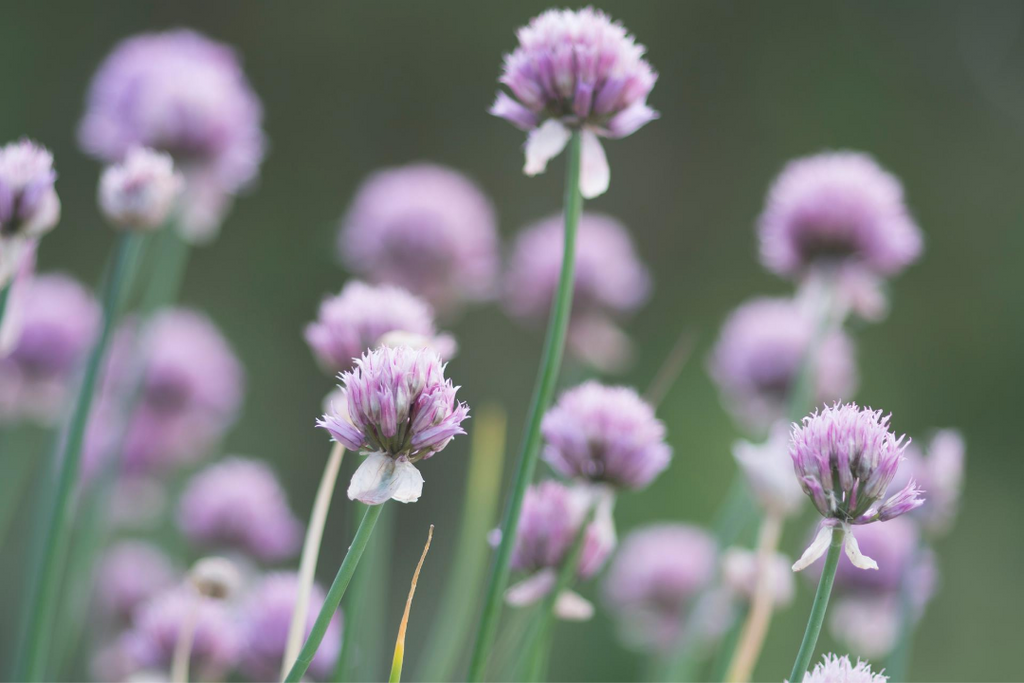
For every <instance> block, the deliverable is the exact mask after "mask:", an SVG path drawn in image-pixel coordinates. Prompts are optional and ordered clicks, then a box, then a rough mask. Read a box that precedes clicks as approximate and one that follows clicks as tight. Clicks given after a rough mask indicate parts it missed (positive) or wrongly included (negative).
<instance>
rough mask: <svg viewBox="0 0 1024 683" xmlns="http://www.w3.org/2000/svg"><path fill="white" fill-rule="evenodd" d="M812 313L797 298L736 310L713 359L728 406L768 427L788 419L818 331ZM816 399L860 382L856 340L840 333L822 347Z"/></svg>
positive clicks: (841, 393)
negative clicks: (858, 380) (806, 360)
mask: <svg viewBox="0 0 1024 683" xmlns="http://www.w3.org/2000/svg"><path fill="white" fill-rule="evenodd" d="M815 328H816V324H815V321H814V318H813V316H811V315H809V314H808V313H807V311H806V310H805V309H804V307H802V306H801V305H800V304H799V303H798V302H797V301H795V300H792V299H783V298H767V297H763V298H757V299H753V300H752V301H748V302H747V303H745V304H743V305H742V306H740V307H739V308H737V309H736V310H735V311H733V312H732V313H731V314H730V315H729V317H728V319H726V321H725V324H724V325H723V326H722V331H721V333H720V334H719V337H718V341H717V342H716V343H715V347H714V350H713V351H712V353H711V358H710V360H709V362H708V365H709V372H710V374H711V377H712V379H714V381H715V383H716V384H717V385H718V389H719V392H720V393H721V395H722V398H723V400H724V403H725V405H726V407H727V408H729V410H730V411H732V413H733V414H734V415H735V416H736V417H737V418H738V419H740V420H741V421H742V422H744V423H745V424H747V425H749V426H752V427H754V428H758V429H764V428H766V427H767V426H768V425H770V424H771V423H773V422H775V421H776V420H779V419H782V418H784V417H785V414H786V408H787V404H788V400H789V396H790V393H791V391H792V389H793V387H794V385H795V383H796V380H797V376H798V375H799V373H800V368H801V367H802V365H803V363H804V362H805V358H806V357H807V354H808V352H809V350H810V347H811V343H812V341H813V340H814V336H815V334H816V329H815ZM814 378H815V392H814V398H815V402H816V403H822V402H825V401H834V400H837V399H841V398H849V395H850V394H852V393H853V392H854V390H855V389H856V385H857V370H856V361H855V359H854V349H853V344H852V342H851V341H850V339H849V337H847V336H846V335H845V334H844V333H843V332H841V331H838V330H836V331H833V332H831V333H829V334H828V335H827V336H826V337H825V338H824V339H823V340H822V342H821V344H820V345H819V347H818V349H817V353H816V358H815V368H814Z"/></svg>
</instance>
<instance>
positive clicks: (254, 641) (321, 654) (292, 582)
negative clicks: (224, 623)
mask: <svg viewBox="0 0 1024 683" xmlns="http://www.w3.org/2000/svg"><path fill="white" fill-rule="evenodd" d="M298 589H299V582H298V575H297V574H295V573H294V572H274V573H271V574H267V575H266V576H264V577H263V578H262V579H261V580H260V581H259V583H257V584H256V585H255V586H254V587H253V588H252V589H251V590H250V592H249V594H248V595H247V596H246V597H245V599H244V600H243V602H242V605H241V608H240V615H239V621H240V622H241V629H242V638H243V647H242V652H241V657H240V661H239V668H240V669H241V671H242V673H244V674H245V675H246V676H248V677H249V678H250V679H251V680H254V681H272V680H277V679H276V677H277V676H278V674H279V672H280V668H281V659H282V658H283V657H284V651H285V644H286V642H287V640H288V629H289V627H290V626H291V621H292V612H293V611H294V609H295V600H296V597H297V595H298ZM309 600H310V607H311V609H310V611H309V618H308V620H307V624H306V633H305V635H307V636H308V635H309V632H310V630H312V628H313V622H315V621H316V617H317V614H319V612H320V606H321V605H322V604H323V602H324V591H323V589H322V588H321V587H320V586H319V585H318V584H314V585H313V587H312V590H311V592H310V598H309ZM341 629H342V621H341V613H340V612H335V614H334V616H333V617H332V618H331V621H330V624H329V625H328V627H327V633H326V635H325V637H324V640H323V643H322V644H321V646H320V648H319V649H318V650H317V652H316V655H315V656H314V657H313V663H312V664H311V665H310V670H311V672H312V673H313V674H314V675H315V676H317V677H318V678H322V679H326V678H327V677H328V676H329V675H330V673H331V672H332V671H333V669H334V664H335V662H336V661H337V659H338V655H339V654H340V651H341Z"/></svg>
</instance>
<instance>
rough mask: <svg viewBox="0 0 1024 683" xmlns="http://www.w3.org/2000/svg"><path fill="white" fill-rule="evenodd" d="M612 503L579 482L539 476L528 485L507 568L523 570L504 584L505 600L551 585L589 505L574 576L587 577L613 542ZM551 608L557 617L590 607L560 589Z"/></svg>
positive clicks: (520, 599) (535, 596) (582, 613)
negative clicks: (518, 578)
mask: <svg viewBox="0 0 1024 683" xmlns="http://www.w3.org/2000/svg"><path fill="white" fill-rule="evenodd" d="M613 504H614V499H613V496H612V495H611V494H610V492H609V491H607V490H597V489H594V488H592V487H587V486H583V485H577V486H571V487H570V486H565V485H564V484H560V483H559V482H556V481H544V482H541V483H540V484H536V485H533V486H531V487H530V488H528V489H527V490H526V495H525V496H524V498H523V507H522V513H521V514H520V517H519V528H518V529H517V530H516V542H515V544H514V545H513V547H512V560H511V562H510V566H511V567H512V569H513V570H516V571H521V572H524V573H526V574H527V577H526V578H525V579H524V580H522V581H520V582H519V583H517V584H515V585H513V586H511V587H510V588H509V589H508V591H507V592H506V594H505V599H506V601H507V602H508V603H509V604H511V605H514V606H517V607H519V606H524V605H529V604H531V603H533V602H536V601H537V600H539V599H540V598H542V597H543V596H545V595H547V594H548V593H550V592H551V590H552V589H554V587H555V583H556V581H557V575H558V570H559V568H560V567H561V565H562V563H563V562H564V561H565V559H566V556H567V555H568V554H569V551H570V550H571V549H572V546H573V543H574V542H575V540H576V535H577V533H579V529H580V525H581V524H583V522H584V521H585V520H586V518H587V516H588V514H589V512H590V508H591V507H592V506H593V507H594V508H595V510H594V518H593V521H591V523H590V525H589V526H588V527H587V530H586V535H585V537H584V540H583V551H582V555H581V556H580V560H579V566H578V568H577V576H578V577H579V578H580V579H589V578H590V577H592V576H593V575H594V574H596V573H597V572H598V571H599V570H600V569H601V567H603V566H604V563H605V561H606V560H607V559H608V556H609V555H610V554H611V552H612V550H613V549H614V548H615V543H616V534H615V524H614V522H613V520H612V506H613ZM555 611H556V613H557V614H558V616H559V617H560V618H563V619H569V620H582V619H588V618H590V615H591V614H592V613H593V607H592V606H591V605H590V603H588V602H586V601H585V600H584V599H583V598H582V597H580V596H579V595H577V594H575V593H572V592H571V591H566V592H565V593H564V594H562V595H559V596H558V601H557V602H556V605H555Z"/></svg>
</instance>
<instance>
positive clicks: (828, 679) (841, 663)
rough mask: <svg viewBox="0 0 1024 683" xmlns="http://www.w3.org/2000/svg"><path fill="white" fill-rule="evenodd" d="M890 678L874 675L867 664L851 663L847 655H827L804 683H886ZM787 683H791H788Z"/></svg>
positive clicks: (805, 676)
mask: <svg viewBox="0 0 1024 683" xmlns="http://www.w3.org/2000/svg"><path fill="white" fill-rule="evenodd" d="M888 680H889V677H888V676H883V675H882V674H880V673H878V674H876V673H874V672H872V671H871V666H870V665H869V664H868V663H867V662H862V661H861V660H859V659H858V660H857V663H856V664H853V663H852V662H850V658H849V657H847V656H846V655H843V656H842V657H838V656H836V655H833V654H827V655H825V657H824V660H823V661H822V662H819V663H818V664H817V665H816V666H815V667H814V670H813V671H808V672H807V673H806V675H804V683H886V681H888ZM786 683H789V682H788V681H787V682H786Z"/></svg>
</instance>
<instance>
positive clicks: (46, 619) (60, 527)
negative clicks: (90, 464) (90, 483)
mask: <svg viewBox="0 0 1024 683" xmlns="http://www.w3.org/2000/svg"><path fill="white" fill-rule="evenodd" d="M140 239H141V235H137V234H134V233H131V232H123V233H121V234H120V235H119V236H118V241H117V246H116V253H115V256H114V261H113V264H112V267H111V269H110V272H109V274H108V276H107V278H106V281H105V283H104V291H103V327H102V329H101V331H100V336H99V339H98V340H97V341H96V345H95V346H94V347H93V349H92V353H91V354H90V355H89V360H88V362H87V364H86V367H85V374H84V375H83V376H82V383H81V385H80V387H79V390H78V396H77V398H76V400H75V407H74V411H73V413H72V415H71V422H70V423H69V425H68V430H67V433H66V436H65V441H64V448H63V449H62V451H63V452H62V454H61V457H60V458H59V461H58V463H59V466H60V475H59V479H58V482H57V490H56V494H55V497H54V506H53V510H52V512H51V514H50V516H49V525H48V529H47V531H46V537H45V541H44V544H43V554H42V556H41V557H40V558H39V559H38V563H37V564H36V567H35V569H36V571H35V572H34V573H33V574H34V575H35V576H38V577H39V582H38V584H37V589H36V590H35V591H33V593H34V594H33V595H32V596H31V602H30V605H31V607H30V611H29V614H30V617H29V626H28V632H27V638H28V639H27V641H26V642H27V643H28V647H27V650H26V667H25V669H24V671H23V672H22V673H23V674H24V676H22V678H23V680H27V681H38V680H41V676H42V675H43V668H44V666H45V664H46V662H47V661H48V659H49V657H48V652H47V650H48V647H49V644H50V642H51V637H50V636H51V631H52V629H51V622H52V619H53V617H54V616H55V615H54V609H55V605H54V599H55V598H56V596H57V594H58V589H59V586H58V579H59V576H60V566H59V564H60V563H59V562H58V558H59V557H61V556H62V555H63V551H64V545H65V543H66V536H67V532H68V527H69V524H70V523H71V515H70V510H69V505H70V502H71V496H72V494H73V492H74V488H75V485H76V484H77V483H78V470H79V465H80V464H81V451H82V439H83V437H84V435H85V427H86V422H87V418H88V417H89V411H90V408H91V406H92V399H93V393H94V390H95V387H96V381H97V379H98V376H99V372H100V368H101V366H102V362H103V357H104V355H105V352H106V349H107V345H108V344H109V342H110V337H111V334H112V332H113V329H114V323H115V319H116V317H117V305H118V302H119V300H120V293H121V290H122V287H125V286H126V285H127V286H130V283H128V282H127V280H128V279H129V278H128V277H126V276H127V274H128V273H130V272H131V270H132V266H133V264H134V262H135V259H136V258H137V256H138V249H139V244H140Z"/></svg>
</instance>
